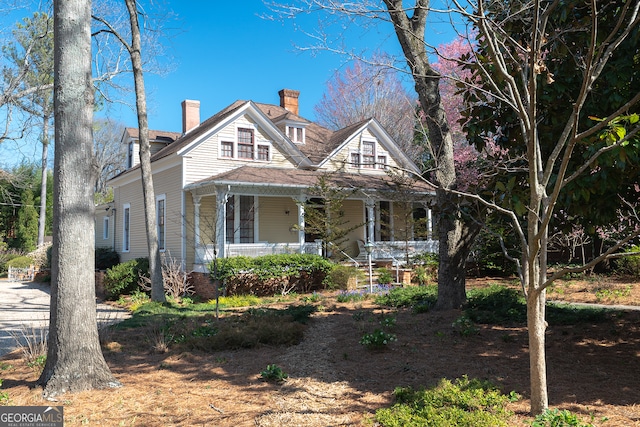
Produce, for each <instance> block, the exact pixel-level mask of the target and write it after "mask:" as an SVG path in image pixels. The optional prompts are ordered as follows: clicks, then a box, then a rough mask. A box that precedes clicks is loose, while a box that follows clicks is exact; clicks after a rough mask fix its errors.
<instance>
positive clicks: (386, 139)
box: [318, 118, 419, 173]
mask: <svg viewBox="0 0 640 427" xmlns="http://www.w3.org/2000/svg"><path fill="white" fill-rule="evenodd" d="M365 131H369V133H371V134H372V135H374V136H375V138H376V142H377V143H378V144H380V146H382V147H383V148H384V149H385V150H386V151H387V152H388V153H389V155H391V156H392V157H393V159H394V160H395V161H396V162H397V163H398V164H399V165H400V166H401V167H402V168H404V169H408V170H410V171H412V172H414V173H419V169H418V167H417V166H416V164H415V163H414V162H413V160H411V159H410V158H409V157H408V156H407V155H406V154H405V153H404V151H402V149H400V147H398V145H397V144H396V143H395V141H394V140H393V139H392V138H391V136H390V135H389V134H388V133H387V131H386V130H385V129H384V128H383V127H382V125H381V124H380V123H379V122H378V121H377V120H376V119H373V118H371V119H366V120H363V121H361V122H358V123H354V124H353V125H351V126H347V127H345V128H342V129H340V130H338V131H335V132H334V133H333V135H332V136H331V139H330V141H329V144H328V146H329V147H332V148H333V149H332V151H331V153H329V154H328V155H327V156H325V158H324V159H323V160H322V161H321V162H320V163H319V164H318V167H323V166H326V165H327V164H328V163H329V162H330V161H331V160H333V159H335V158H336V157H337V156H338V154H339V153H342V152H343V151H344V150H347V149H348V148H347V146H348V144H349V143H350V141H353V139H354V138H356V137H358V136H359V135H362V134H363V133H364V132H365Z"/></svg>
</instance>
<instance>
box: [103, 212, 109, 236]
mask: <svg viewBox="0 0 640 427" xmlns="http://www.w3.org/2000/svg"><path fill="white" fill-rule="evenodd" d="M108 238H109V217H108V216H105V217H103V218H102V239H103V240H107V239H108Z"/></svg>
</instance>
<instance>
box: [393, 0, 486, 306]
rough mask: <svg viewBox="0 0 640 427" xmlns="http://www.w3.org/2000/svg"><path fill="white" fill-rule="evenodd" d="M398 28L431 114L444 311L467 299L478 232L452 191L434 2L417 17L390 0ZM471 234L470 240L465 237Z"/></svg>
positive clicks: (420, 0)
mask: <svg viewBox="0 0 640 427" xmlns="http://www.w3.org/2000/svg"><path fill="white" fill-rule="evenodd" d="M384 3H385V5H386V6H387V9H388V11H389V16H390V17H391V21H392V22H393V26H394V30H395V33H396V36H397V37H398V41H399V42H400V46H401V47H402V51H403V53H404V56H405V58H406V60H407V65H408V66H409V69H410V70H411V75H412V76H413V80H414V83H415V90H416V92H417V94H418V99H419V101H420V106H421V107H422V111H423V112H424V114H425V118H424V121H425V125H426V128H427V132H428V142H429V145H430V148H431V153H432V155H433V157H434V160H435V163H436V171H435V181H436V183H437V184H438V185H439V187H440V188H439V189H438V191H437V207H436V210H437V211H438V212H437V213H438V215H439V216H438V233H439V256H440V258H439V267H438V301H437V304H436V306H437V307H438V308H440V309H449V308H458V307H460V306H462V305H463V304H464V303H465V302H466V291H465V271H466V260H467V256H468V255H469V253H470V251H471V244H472V243H473V238H472V237H474V236H475V235H477V233H478V231H479V229H477V230H476V231H475V234H474V233H473V232H472V230H470V229H468V228H467V225H466V224H465V223H464V222H463V221H462V218H461V216H460V214H459V212H457V210H458V209H457V207H458V196H457V195H453V194H451V193H449V192H448V191H447V190H451V189H453V188H454V187H455V184H456V170H455V165H454V160H453V138H452V135H451V130H450V128H449V124H448V122H447V118H446V116H445V112H444V107H443V105H442V102H441V98H440V89H439V82H440V77H441V76H440V74H438V72H437V71H435V70H434V69H433V68H432V67H431V64H430V63H429V57H428V56H427V51H426V45H425V40H424V33H425V28H426V22H427V15H428V13H429V0H416V3H415V7H414V9H413V16H412V17H409V16H408V15H407V10H408V9H407V8H405V7H404V5H403V2H402V0H384ZM465 236H466V237H471V238H470V239H465V238H464V237H465Z"/></svg>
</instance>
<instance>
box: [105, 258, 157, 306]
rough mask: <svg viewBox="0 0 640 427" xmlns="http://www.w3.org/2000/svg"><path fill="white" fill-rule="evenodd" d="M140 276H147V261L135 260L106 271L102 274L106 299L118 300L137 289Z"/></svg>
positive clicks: (144, 259)
mask: <svg viewBox="0 0 640 427" xmlns="http://www.w3.org/2000/svg"><path fill="white" fill-rule="evenodd" d="M140 274H143V275H144V276H146V277H148V276H149V260H148V259H147V258H136V259H132V260H130V261H127V262H123V263H121V264H118V265H114V266H113V267H111V268H109V269H107V271H106V272H105V274H104V282H103V283H104V288H105V290H106V292H107V298H109V299H114V300H115V299H118V298H119V297H120V295H125V294H130V293H132V292H134V291H135V290H137V289H138V280H139V277H140Z"/></svg>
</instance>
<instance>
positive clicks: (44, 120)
mask: <svg viewBox="0 0 640 427" xmlns="http://www.w3.org/2000/svg"><path fill="white" fill-rule="evenodd" d="M13 34H14V37H15V42H14V43H11V44H9V45H7V46H5V48H4V49H3V52H4V54H5V55H6V56H7V58H8V60H9V61H10V62H11V64H12V67H10V68H6V69H5V72H4V79H5V83H6V84H7V85H10V84H11V82H13V81H16V80H17V79H20V81H19V86H18V89H19V92H18V94H16V96H15V97H12V98H11V99H10V102H11V103H12V104H14V105H15V106H17V107H19V108H20V109H21V110H23V111H24V112H26V113H27V114H28V115H29V116H31V117H33V118H39V119H40V120H41V124H40V126H41V129H42V131H41V136H40V142H41V144H42V155H41V175H40V176H41V185H40V189H41V191H40V214H39V215H40V216H39V221H38V242H37V243H38V246H40V245H42V244H43V243H44V235H45V228H46V215H47V169H48V161H49V138H50V135H49V133H50V130H49V129H50V122H51V119H52V118H53V55H52V52H53V19H52V18H51V17H50V16H49V15H48V14H47V13H44V12H36V13H34V14H33V17H32V18H24V19H23V22H22V23H19V24H18V25H17V27H16V29H15V30H14V32H13ZM18 74H20V75H18Z"/></svg>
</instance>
